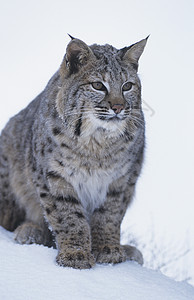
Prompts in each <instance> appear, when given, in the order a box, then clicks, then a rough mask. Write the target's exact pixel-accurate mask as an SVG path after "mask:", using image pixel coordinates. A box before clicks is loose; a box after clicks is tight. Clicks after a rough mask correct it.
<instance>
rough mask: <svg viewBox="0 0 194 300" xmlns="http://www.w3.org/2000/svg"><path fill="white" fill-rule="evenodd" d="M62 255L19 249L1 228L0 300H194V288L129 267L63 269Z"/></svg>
mask: <svg viewBox="0 0 194 300" xmlns="http://www.w3.org/2000/svg"><path fill="white" fill-rule="evenodd" d="M56 253H57V251H56V250H54V249H51V248H50V249H49V248H47V247H44V246H39V245H30V246H29V245H22V246H21V245H18V244H15V243H14V241H13V234H12V233H9V232H7V231H6V230H4V229H3V228H1V227H0V298H1V299H3V300H13V299H14V300H21V299H23V300H33V299H36V300H42V299H47V300H49V299H67V300H74V299H76V300H77V299H79V300H87V299H88V300H93V299H96V300H97V299H99V300H103V299H107V300H109V299H111V300H114V299H115V300H122V299H130V300H137V299H138V300H139V299H141V300H142V298H143V299H144V300H152V299H153V300H160V299H161V300H192V299H193V300H194V288H193V287H192V286H190V285H189V284H187V283H183V282H182V283H178V282H175V281H173V280H171V279H169V278H167V277H165V276H164V275H162V274H160V273H158V272H155V271H151V270H148V269H146V268H144V267H140V266H139V265H137V264H136V263H133V262H126V263H122V264H119V265H116V266H112V265H97V266H96V267H94V268H93V269H91V270H82V271H80V270H74V269H70V268H61V267H59V266H57V265H56V264H55V256H56Z"/></svg>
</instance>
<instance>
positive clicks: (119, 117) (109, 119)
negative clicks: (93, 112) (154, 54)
mask: <svg viewBox="0 0 194 300" xmlns="http://www.w3.org/2000/svg"><path fill="white" fill-rule="evenodd" d="M97 117H98V119H100V120H103V121H106V122H120V121H123V120H124V119H126V116H124V115H120V114H114V115H97Z"/></svg>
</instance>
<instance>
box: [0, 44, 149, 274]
mask: <svg viewBox="0 0 194 300" xmlns="http://www.w3.org/2000/svg"><path fill="white" fill-rule="evenodd" d="M146 41H147V39H144V40H142V41H140V42H138V43H136V44H134V45H132V46H130V47H126V48H123V49H121V50H117V49H115V48H113V47H112V46H110V45H105V46H99V45H92V46H87V45H86V44H85V43H84V42H82V41H81V40H78V39H73V38H72V40H71V42H70V43H69V44H68V46H67V50H66V54H65V57H64V59H63V62H62V64H61V66H60V68H59V70H58V71H57V72H56V73H55V74H54V76H53V77H52V78H51V79H50V81H49V83H48V85H47V86H46V88H45V90H44V91H43V92H42V93H41V94H40V95H39V96H38V97H37V98H36V99H35V100H34V101H32V102H31V103H30V104H29V105H28V107H27V108H25V109H24V110H22V111H21V112H20V113H18V114H17V115H16V116H14V117H13V118H12V119H11V120H10V121H9V122H8V124H7V126H6V127H5V129H4V130H3V131H2V134H1V137H0V225H1V226H3V227H5V228H6V229H7V230H10V231H15V240H16V241H17V242H18V243H21V244H23V243H27V244H30V243H38V244H44V245H47V246H54V245H56V247H57V248H58V255H57V258H56V260H57V262H58V264H59V265H62V266H69V267H73V268H80V269H84V268H90V267H92V266H93V265H94V264H95V262H99V263H119V262H122V261H125V260H126V259H127V258H128V259H134V260H137V261H138V262H139V263H142V262H143V260H142V255H141V253H140V252H139V251H138V250H137V249H136V248H134V247H131V246H127V245H125V246H121V245H120V225H121V222H122V219H123V216H124V214H125V212H126V209H127V207H128V205H129V203H130V202H131V199H132V197H133V194H134V188H135V183H136V180H137V178H138V176H139V173H140V170H141V166H142V161H143V152H144V135H145V134H144V130H145V125H144V117H143V113H142V109H141V84H140V80H139V77H138V75H137V68H138V60H139V57H140V56H141V54H142V52H143V50H144V47H145V44H146Z"/></svg>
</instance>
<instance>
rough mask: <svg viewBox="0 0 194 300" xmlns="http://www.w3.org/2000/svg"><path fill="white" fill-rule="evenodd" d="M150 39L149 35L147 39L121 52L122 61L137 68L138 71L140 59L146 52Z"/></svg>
mask: <svg viewBox="0 0 194 300" xmlns="http://www.w3.org/2000/svg"><path fill="white" fill-rule="evenodd" d="M148 38H149V35H148V36H147V38H145V39H143V40H141V41H139V42H137V43H135V44H133V45H131V46H129V47H125V48H123V49H121V50H120V51H119V53H120V55H121V58H122V60H124V61H126V62H129V63H131V64H132V65H133V66H134V67H135V69H136V70H137V68H138V61H139V58H140V56H141V55H142V53H143V51H144V48H145V45H146V43H147V40H148Z"/></svg>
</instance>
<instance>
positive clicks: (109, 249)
mask: <svg viewBox="0 0 194 300" xmlns="http://www.w3.org/2000/svg"><path fill="white" fill-rule="evenodd" d="M126 258H127V257H126V253H125V251H124V249H123V248H122V247H121V246H120V245H118V246H113V245H105V246H103V247H101V249H100V251H99V253H98V255H97V258H96V262H98V263H100V264H103V263H107V264H117V263H121V262H124V261H126Z"/></svg>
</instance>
